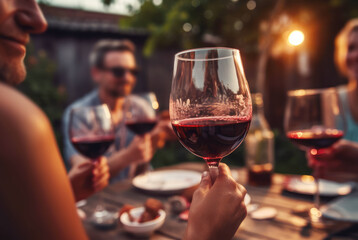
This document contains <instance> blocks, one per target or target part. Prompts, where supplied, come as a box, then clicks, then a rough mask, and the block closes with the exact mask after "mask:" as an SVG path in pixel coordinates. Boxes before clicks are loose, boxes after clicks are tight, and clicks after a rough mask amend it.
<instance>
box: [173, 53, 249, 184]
mask: <svg viewBox="0 0 358 240" xmlns="http://www.w3.org/2000/svg"><path fill="white" fill-rule="evenodd" d="M169 108H170V109H169V111H170V120H171V123H172V125H173V129H174V132H175V133H176V135H177V136H178V138H179V141H180V142H181V143H182V144H183V145H184V147H186V148H187V149H188V150H189V151H190V152H192V153H193V154H195V155H197V156H199V157H202V158H203V159H204V160H205V161H206V163H207V164H208V167H209V171H210V175H211V178H212V179H213V181H215V179H216V176H217V174H218V168H217V167H218V165H219V162H220V160H221V159H222V158H223V157H225V156H226V155H228V154H230V153H231V152H233V151H234V150H235V149H236V148H237V147H238V146H239V145H240V144H241V143H242V141H243V140H244V138H245V136H246V133H247V131H248V130H249V126H250V122H251V115H252V106H251V96H250V91H249V87H248V83H247V81H246V78H245V74H244V70H243V66H242V62H241V58H240V52H239V50H237V49H230V48H203V49H193V50H188V51H183V52H179V53H177V54H176V55H175V61H174V72H173V82H172V89H171V94H170V106H169Z"/></svg>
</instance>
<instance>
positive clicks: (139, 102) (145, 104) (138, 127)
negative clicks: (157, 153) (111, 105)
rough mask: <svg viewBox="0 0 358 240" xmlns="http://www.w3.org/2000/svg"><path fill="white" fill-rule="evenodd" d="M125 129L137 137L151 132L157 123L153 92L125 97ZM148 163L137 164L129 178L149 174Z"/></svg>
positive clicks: (156, 105)
mask: <svg viewBox="0 0 358 240" xmlns="http://www.w3.org/2000/svg"><path fill="white" fill-rule="evenodd" d="M123 106H124V107H123V109H124V113H125V114H124V122H125V125H126V127H127V128H128V129H129V130H131V131H132V132H134V133H135V134H137V135H139V136H143V135H144V134H147V133H149V132H151V131H152V130H153V129H154V128H155V126H156V125H157V123H158V117H157V112H158V109H159V103H158V100H157V97H156V95H155V94H154V93H153V92H148V93H140V94H131V95H129V96H128V97H126V99H125V101H124V105H123ZM150 169H151V168H150V165H149V163H143V164H139V165H138V166H136V167H134V168H132V169H131V171H130V174H129V175H130V176H132V177H134V176H136V175H139V174H142V173H145V172H149V171H150Z"/></svg>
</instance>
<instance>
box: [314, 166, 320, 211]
mask: <svg viewBox="0 0 358 240" xmlns="http://www.w3.org/2000/svg"><path fill="white" fill-rule="evenodd" d="M317 170H319V169H316V174H315V176H314V182H315V185H316V191H315V194H314V206H315V208H316V209H317V210H319V206H320V196H319V176H318V174H317Z"/></svg>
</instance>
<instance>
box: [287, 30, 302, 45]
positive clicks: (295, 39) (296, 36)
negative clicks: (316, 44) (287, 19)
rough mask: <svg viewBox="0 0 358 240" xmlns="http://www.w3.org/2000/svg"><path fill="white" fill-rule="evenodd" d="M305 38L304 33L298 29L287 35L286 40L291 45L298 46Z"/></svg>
mask: <svg viewBox="0 0 358 240" xmlns="http://www.w3.org/2000/svg"><path fill="white" fill-rule="evenodd" d="M304 40H305V35H304V34H303V32H301V31H299V30H294V31H292V32H291V33H290V35H289V36H288V42H289V43H290V44H291V45H293V46H298V45H300V44H302V43H303V41H304Z"/></svg>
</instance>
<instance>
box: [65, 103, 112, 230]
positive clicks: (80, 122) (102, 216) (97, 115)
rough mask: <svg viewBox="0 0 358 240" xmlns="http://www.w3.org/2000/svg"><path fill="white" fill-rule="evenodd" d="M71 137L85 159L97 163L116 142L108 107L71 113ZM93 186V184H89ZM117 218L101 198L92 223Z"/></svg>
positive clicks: (75, 110)
mask: <svg viewBox="0 0 358 240" xmlns="http://www.w3.org/2000/svg"><path fill="white" fill-rule="evenodd" d="M69 131H70V137H71V142H72V144H73V146H74V147H75V148H76V149H77V151H79V152H80V153H81V154H82V155H84V156H85V157H87V158H89V159H91V160H92V161H94V162H96V161H97V160H98V158H99V157H101V156H102V155H103V154H104V153H105V152H106V151H107V149H108V148H109V146H110V145H111V144H112V143H113V141H114V126H113V123H112V118H111V113H110V111H109V109H108V107H107V105H105V104H103V105H99V106H94V107H81V108H74V109H72V111H71V113H70V129H69ZM89 184H91V182H89ZM116 217H117V216H116V215H115V214H113V213H111V212H108V211H106V209H105V208H104V207H103V204H102V200H101V196H99V201H98V204H97V207H96V210H95V212H94V214H93V216H92V221H93V222H94V223H95V224H97V225H103V226H104V225H108V224H111V223H112V222H113V221H114V219H115V218H116Z"/></svg>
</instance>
